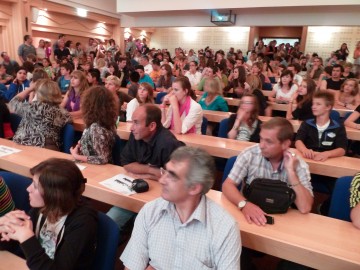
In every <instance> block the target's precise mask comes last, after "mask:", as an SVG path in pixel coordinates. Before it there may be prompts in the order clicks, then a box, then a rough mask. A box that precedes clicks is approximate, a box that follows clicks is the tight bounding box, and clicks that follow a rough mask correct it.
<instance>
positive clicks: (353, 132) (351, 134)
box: [203, 110, 360, 141]
mask: <svg viewBox="0 0 360 270" xmlns="http://www.w3.org/2000/svg"><path fill="white" fill-rule="evenodd" d="M203 114H204V116H205V117H206V118H207V120H208V121H209V122H215V123H219V122H220V121H221V120H223V119H225V118H229V116H230V115H231V114H232V113H229V112H220V111H208V110H204V111H203ZM259 119H260V120H261V121H263V122H266V121H269V120H270V119H271V117H270V116H259ZM289 121H290V123H291V124H292V125H293V127H294V131H295V132H297V130H298V129H299V127H300V125H301V121H299V120H289ZM345 129H346V134H347V137H348V139H349V140H355V141H360V130H359V129H355V128H351V127H345Z"/></svg>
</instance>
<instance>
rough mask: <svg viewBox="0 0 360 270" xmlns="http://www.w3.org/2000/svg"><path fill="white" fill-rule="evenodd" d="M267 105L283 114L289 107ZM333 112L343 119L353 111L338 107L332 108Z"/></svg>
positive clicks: (273, 103) (273, 104)
mask: <svg viewBox="0 0 360 270" xmlns="http://www.w3.org/2000/svg"><path fill="white" fill-rule="evenodd" d="M268 104H269V105H271V107H272V109H273V110H275V111H285V112H286V111H287V108H288V105H289V104H279V103H276V102H271V101H268ZM333 110H335V111H337V112H339V113H340V117H344V116H345V115H346V114H347V113H349V112H353V110H349V109H346V108H344V107H340V106H335V107H334V108H333Z"/></svg>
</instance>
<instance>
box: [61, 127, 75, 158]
mask: <svg viewBox="0 0 360 270" xmlns="http://www.w3.org/2000/svg"><path fill="white" fill-rule="evenodd" d="M61 138H62V146H61V149H60V150H61V152H64V153H67V154H70V148H71V147H72V146H73V144H74V142H75V130H74V126H73V125H72V124H70V123H67V124H66V125H65V126H64V127H63V129H62V131H61Z"/></svg>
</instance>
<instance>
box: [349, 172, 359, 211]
mask: <svg viewBox="0 0 360 270" xmlns="http://www.w3.org/2000/svg"><path fill="white" fill-rule="evenodd" d="M359 202H360V172H359V173H357V174H355V177H354V179H353V180H352V181H351V186H350V207H351V208H354V207H355V206H356V205H357V204H358V203H359Z"/></svg>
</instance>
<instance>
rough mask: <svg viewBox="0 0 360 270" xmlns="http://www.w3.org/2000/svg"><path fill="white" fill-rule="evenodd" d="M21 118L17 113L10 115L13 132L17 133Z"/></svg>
mask: <svg viewBox="0 0 360 270" xmlns="http://www.w3.org/2000/svg"><path fill="white" fill-rule="evenodd" d="M21 118H22V117H21V116H20V115H18V114H16V113H10V126H11V129H12V131H13V132H14V133H15V132H16V131H17V129H18V127H19V124H20V122H21Z"/></svg>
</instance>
